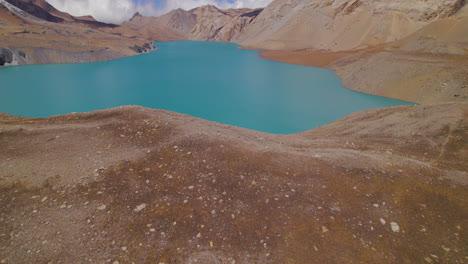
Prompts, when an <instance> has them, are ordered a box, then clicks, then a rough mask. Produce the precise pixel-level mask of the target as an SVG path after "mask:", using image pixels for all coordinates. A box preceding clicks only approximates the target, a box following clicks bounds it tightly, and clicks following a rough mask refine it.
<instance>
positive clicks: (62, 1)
mask: <svg viewBox="0 0 468 264" xmlns="http://www.w3.org/2000/svg"><path fill="white" fill-rule="evenodd" d="M47 1H48V2H49V3H50V4H51V5H53V6H54V7H55V8H57V9H59V10H61V11H64V12H67V13H70V14H72V15H74V16H85V15H91V16H93V17H94V18H96V19H97V20H100V21H103V22H110V23H121V22H123V21H125V20H128V19H129V18H131V17H132V16H133V14H135V13H136V12H140V13H141V14H143V15H146V16H159V15H162V14H164V13H167V12H169V11H170V10H172V9H177V8H182V9H185V10H188V9H192V8H195V7H198V6H202V5H207V4H211V5H216V6H218V7H219V8H246V7H247V8H258V7H264V6H266V5H267V4H268V3H270V2H271V1H272V0H47Z"/></svg>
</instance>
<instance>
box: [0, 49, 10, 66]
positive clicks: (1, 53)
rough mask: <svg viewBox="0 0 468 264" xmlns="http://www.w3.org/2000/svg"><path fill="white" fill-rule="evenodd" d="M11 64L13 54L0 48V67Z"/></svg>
mask: <svg viewBox="0 0 468 264" xmlns="http://www.w3.org/2000/svg"><path fill="white" fill-rule="evenodd" d="M12 62H13V52H11V51H10V50H9V49H4V48H0V66H4V65H5V64H7V63H12Z"/></svg>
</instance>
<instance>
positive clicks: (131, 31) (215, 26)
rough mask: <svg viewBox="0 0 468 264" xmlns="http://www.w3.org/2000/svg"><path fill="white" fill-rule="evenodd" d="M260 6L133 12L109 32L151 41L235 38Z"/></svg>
mask: <svg viewBox="0 0 468 264" xmlns="http://www.w3.org/2000/svg"><path fill="white" fill-rule="evenodd" d="M260 12H261V9H256V10H252V9H226V10H221V9H219V8H217V7H215V6H211V5H206V6H202V7H198V8H194V9H192V10H189V11H185V10H182V9H177V10H172V11H171V12H169V13H167V14H165V15H162V16H160V17H142V16H141V15H136V16H134V17H133V18H132V19H131V20H130V21H128V22H125V23H123V24H122V25H121V26H120V27H118V28H115V29H113V30H112V32H117V33H120V34H122V35H124V36H140V37H144V38H147V39H151V40H154V41H165V40H202V41H225V42H229V41H234V39H236V38H237V37H238V36H240V35H241V34H242V33H243V32H244V30H245V28H246V27H247V26H248V25H249V24H250V23H251V22H252V21H253V20H254V19H255V17H256V16H257V15H258V14H259V13H260Z"/></svg>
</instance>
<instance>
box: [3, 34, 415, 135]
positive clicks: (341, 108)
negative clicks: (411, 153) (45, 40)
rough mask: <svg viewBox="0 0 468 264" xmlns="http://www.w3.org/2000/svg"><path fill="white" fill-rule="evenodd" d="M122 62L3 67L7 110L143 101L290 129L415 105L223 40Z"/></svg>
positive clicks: (171, 46)
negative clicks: (364, 91)
mask: <svg viewBox="0 0 468 264" xmlns="http://www.w3.org/2000/svg"><path fill="white" fill-rule="evenodd" d="M156 45H157V46H158V47H159V50H157V51H155V52H152V53H148V54H143V55H139V56H133V57H128V58H123V59H119V60H113V61H106V62H96V63H84V64H49V65H30V66H21V67H7V68H3V69H0V91H1V96H0V112H5V113H8V114H11V115H19V116H26V117H47V116H52V115H60V114H67V113H71V112H87V111H93V110H98V109H105V108H110V107H116V106H121V105H129V104H136V105H141V106H145V107H151V108H158V109H166V110H171V111H175V112H179V113H184V114H188V115H192V116H196V117H200V118H204V119H208V120H211V121H216V122H221V123H225V124H230V125H235V126H240V127H244V128H250V129H255V130H259V131H264V132H270V133H278V134H289V133H296V132H301V131H305V130H308V129H311V128H314V127H317V126H321V125H324V124H326V123H329V122H332V121H334V120H336V119H339V118H341V117H343V116H346V115H348V114H350V113H352V112H355V111H360V110H364V109H369V108H378V107H388V106H396V105H407V104H412V103H408V102H404V101H399V100H394V99H389V98H384V97H379V96H373V95H367V94H362V93H358V92H354V91H351V90H348V89H345V88H343V87H342V86H341V84H340V83H341V81H340V79H339V78H338V77H337V76H336V75H335V74H334V73H333V72H332V71H330V70H327V69H321V68H314V67H306V66H298V65H291V64H286V63H279V62H273V61H269V60H265V59H261V58H260V57H259V56H258V51H252V50H240V49H237V47H238V45H236V44H232V43H220V42H196V41H174V42H158V43H156Z"/></svg>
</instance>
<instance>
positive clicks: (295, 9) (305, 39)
mask: <svg viewBox="0 0 468 264" xmlns="http://www.w3.org/2000/svg"><path fill="white" fill-rule="evenodd" d="M464 4H465V1H464V0H430V1H404V0H398V1H391V2H388V1H383V0H377V1H370V0H351V1H349V0H330V1H318V0H312V1H305V0H276V1H274V2H272V3H271V4H270V5H269V6H267V7H266V8H265V10H264V11H263V12H262V13H261V14H260V15H259V16H258V17H257V18H256V19H255V21H253V23H252V25H251V26H249V27H248V28H247V30H246V32H245V34H243V35H242V36H241V37H240V38H238V39H237V40H238V41H239V42H240V43H242V44H245V45H248V46H252V47H257V48H264V49H302V48H313V49H319V50H333V51H337V50H349V49H354V48H358V47H363V46H369V45H377V44H382V43H388V42H392V41H395V40H398V39H401V38H403V37H406V36H408V35H409V34H411V33H413V32H414V31H416V30H418V29H420V28H421V27H423V26H424V25H427V24H428V23H430V22H433V21H435V20H437V19H441V18H446V17H450V16H453V15H454V14H456V13H457V12H458V11H459V10H460V9H461V8H462V7H463V6H464Z"/></svg>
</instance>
